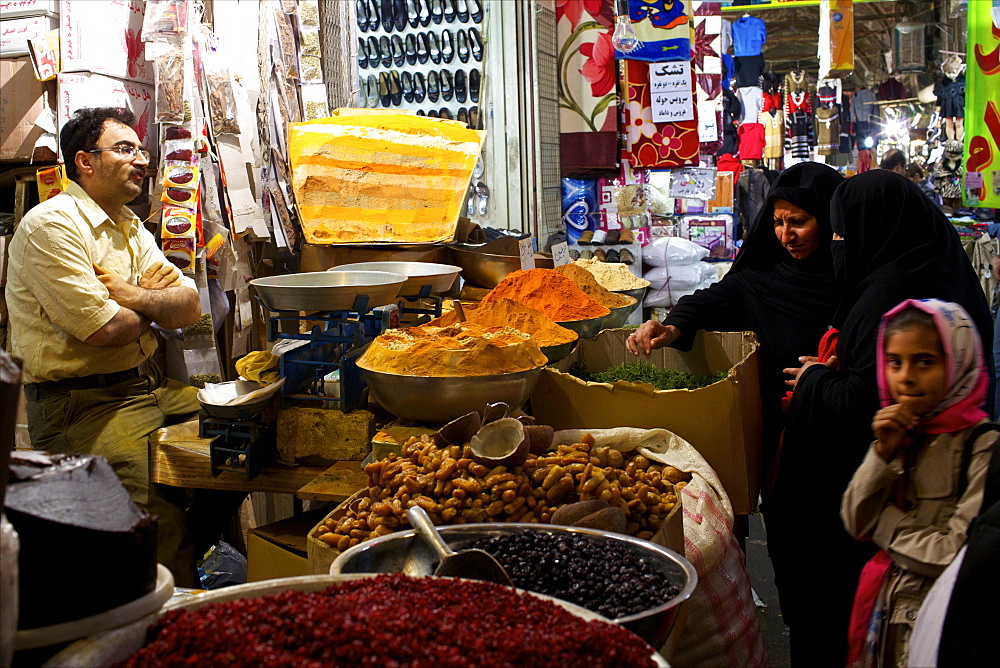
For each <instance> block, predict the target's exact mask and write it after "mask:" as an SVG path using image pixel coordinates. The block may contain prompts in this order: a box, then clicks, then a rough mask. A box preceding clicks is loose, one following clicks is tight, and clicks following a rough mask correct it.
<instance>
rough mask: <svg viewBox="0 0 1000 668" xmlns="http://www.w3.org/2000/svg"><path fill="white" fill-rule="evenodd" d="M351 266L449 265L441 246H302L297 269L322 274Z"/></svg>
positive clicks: (444, 248) (446, 253) (444, 249)
mask: <svg viewBox="0 0 1000 668" xmlns="http://www.w3.org/2000/svg"><path fill="white" fill-rule="evenodd" d="M353 262H436V263H438V264H451V262H450V260H449V255H448V249H447V248H446V247H445V246H444V244H423V245H420V244H406V245H405V246H399V247H395V246H393V245H391V244H381V245H374V246H343V245H336V246H322V245H318V244H303V245H302V259H301V261H300V263H299V267H300V269H301V270H302V271H303V272H307V271H326V270H327V269H329V268H330V267H339V266H340V265H342V264H351V263H353Z"/></svg>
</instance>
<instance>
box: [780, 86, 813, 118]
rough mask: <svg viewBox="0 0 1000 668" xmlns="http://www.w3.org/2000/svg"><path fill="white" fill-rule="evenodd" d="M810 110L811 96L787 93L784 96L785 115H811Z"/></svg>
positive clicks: (811, 105) (811, 107)
mask: <svg viewBox="0 0 1000 668" xmlns="http://www.w3.org/2000/svg"><path fill="white" fill-rule="evenodd" d="M812 110H813V104H812V95H810V94H809V93H807V92H802V93H787V94H786V95H785V114H787V115H791V114H793V113H795V112H796V111H804V112H806V113H807V114H811V113H812Z"/></svg>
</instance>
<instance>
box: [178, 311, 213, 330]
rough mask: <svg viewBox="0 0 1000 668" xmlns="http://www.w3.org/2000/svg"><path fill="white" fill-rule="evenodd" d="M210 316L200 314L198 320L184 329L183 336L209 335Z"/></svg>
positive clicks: (210, 326)
mask: <svg viewBox="0 0 1000 668" xmlns="http://www.w3.org/2000/svg"><path fill="white" fill-rule="evenodd" d="M211 333H212V316H211V314H209V313H202V314H201V316H200V317H199V318H198V320H197V321H196V322H194V323H192V324H190V325H188V326H187V327H185V328H184V334H185V335H189V334H211Z"/></svg>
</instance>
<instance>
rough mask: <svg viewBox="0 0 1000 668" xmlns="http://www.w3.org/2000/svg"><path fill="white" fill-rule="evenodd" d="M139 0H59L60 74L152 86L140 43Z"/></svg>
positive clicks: (149, 69)
mask: <svg viewBox="0 0 1000 668" xmlns="http://www.w3.org/2000/svg"><path fill="white" fill-rule="evenodd" d="M143 7H144V4H143V2H142V0H105V1H102V2H94V1H93V0H62V5H61V14H60V22H59V29H60V30H61V38H62V39H61V42H62V43H61V56H62V72H95V73H98V74H104V75H107V76H110V77H117V78H119V79H129V80H130V81H138V82H140V83H145V84H151V83H153V64H152V63H151V62H150V61H148V60H146V55H145V49H144V48H143V44H142V15H143Z"/></svg>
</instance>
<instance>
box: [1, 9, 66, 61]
mask: <svg viewBox="0 0 1000 668" xmlns="http://www.w3.org/2000/svg"><path fill="white" fill-rule="evenodd" d="M58 27H59V17H58V16H49V15H43V16H25V17H23V18H19V19H12V18H7V16H6V15H4V14H0V58H16V57H18V56H26V55H28V53H29V52H30V50H31V47H30V45H29V44H28V42H29V41H30V40H31V38H32V37H37V36H38V35H43V34H45V33H47V32H48V31H50V30H55V29H56V28H58Z"/></svg>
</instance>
